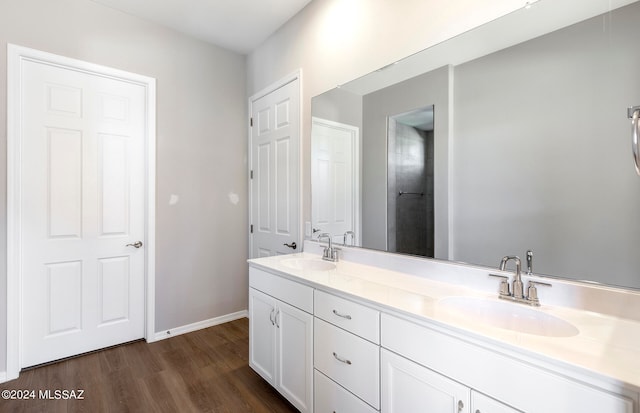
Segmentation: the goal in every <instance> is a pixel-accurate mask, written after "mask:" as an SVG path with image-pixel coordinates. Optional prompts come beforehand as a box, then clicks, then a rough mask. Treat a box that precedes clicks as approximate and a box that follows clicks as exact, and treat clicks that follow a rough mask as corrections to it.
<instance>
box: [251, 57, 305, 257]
mask: <svg viewBox="0 0 640 413" xmlns="http://www.w3.org/2000/svg"><path fill="white" fill-rule="evenodd" d="M295 81H298V86H299V88H298V89H299V93H300V99H299V105H300V108H299V109H300V110H299V116H300V121H299V122H298V123H299V127H298V140H299V144H298V148H299V150H298V152H299V153H298V174H299V176H300V179H299V180H298V189H299V192H298V194H299V196H298V223H299V225H298V239H300V240H303V239H304V236H303V231H304V229H303V228H304V226H303V225H302V224H303V222H302V214H303V211H302V198H303V196H302V187H303V182H304V171H303V168H302V164H303V158H302V154H303V145H302V109H303V103H302V69H298V70H296V71H295V72H293V73H290V74H288V75H287V76H285V77H283V78H282V79H280V80H278V81H277V82H274V83H272V84H271V85H269V86H267V87H266V88H264V89H262V90H261V91H259V92H258V93H255V94H254V95H252V96H251V97H250V98H249V118H251V114H252V113H253V102H255V101H256V100H258V99H260V98H262V97H264V96H266V95H268V94H269V93H271V92H273V91H275V90H277V89H280V88H281V87H283V86H285V85H287V84H289V83H291V82H295ZM247 130H248V133H247V136H248V138H247V140H248V144H249V146H248V150H247V152H248V158H247V159H248V165H247V176H249V211H248V220H249V224H251V222H252V221H251V213H252V209H253V202H254V200H253V196H252V193H253V180H252V179H251V176H250V174H251V168H252V166H253V151H252V150H251V148H252V146H251V144H252V137H251V123H250V122H247ZM302 244H303V243H302V241H301V242H300V248H301V249H302ZM251 251H253V234H252V233H251V232H249V251H248V254H249V255H248V256H249V257H251ZM296 252H299V251H296Z"/></svg>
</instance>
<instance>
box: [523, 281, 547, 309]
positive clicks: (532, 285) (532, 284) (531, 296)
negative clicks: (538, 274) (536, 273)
mask: <svg viewBox="0 0 640 413" xmlns="http://www.w3.org/2000/svg"><path fill="white" fill-rule="evenodd" d="M536 285H544V286H547V287H551V284H549V283H543V282H540V281H529V285H528V286H527V301H529V303H530V304H531V305H533V306H536V307H539V306H540V300H539V299H538V289H537V288H536Z"/></svg>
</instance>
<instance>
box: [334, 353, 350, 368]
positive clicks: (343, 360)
mask: <svg viewBox="0 0 640 413" xmlns="http://www.w3.org/2000/svg"><path fill="white" fill-rule="evenodd" d="M333 357H335V358H336V360H338V361H339V362H340V363H344V364H348V365H351V360H347V359H343V358H341V357H340V356H338V355H337V354H336V352H335V351H334V352H333Z"/></svg>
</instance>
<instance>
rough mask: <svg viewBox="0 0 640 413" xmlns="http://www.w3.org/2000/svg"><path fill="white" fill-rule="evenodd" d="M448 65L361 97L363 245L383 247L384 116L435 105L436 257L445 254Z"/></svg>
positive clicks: (384, 239) (446, 247) (385, 181)
mask: <svg viewBox="0 0 640 413" xmlns="http://www.w3.org/2000/svg"><path fill="white" fill-rule="evenodd" d="M452 81H453V79H452V78H451V68H450V67H448V66H446V67H442V68H440V69H436V70H433V71H431V72H429V73H425V74H424V75H420V76H416V77H414V78H412V79H409V80H406V81H404V82H401V83H398V84H396V85H393V86H390V87H388V88H385V89H381V90H378V91H376V92H373V93H369V94H368V95H365V96H364V98H363V119H364V121H363V129H362V246H364V247H367V248H374V249H381V250H386V247H387V245H386V241H387V233H386V226H385V225H380V223H382V222H386V221H387V208H386V206H387V171H386V168H385V165H387V118H388V117H389V116H392V115H397V114H400V113H404V112H408V111H410V110H413V109H417V108H422V107H425V106H430V105H434V154H435V155H434V156H435V164H434V187H435V189H434V190H435V193H436V197H435V200H434V203H435V256H436V257H437V258H447V257H448V255H449V252H448V251H449V239H448V236H449V231H448V228H449V227H448V221H449V201H448V185H449V184H448V159H449V143H448V142H449V129H450V128H449V112H450V111H449V105H450V82H452Z"/></svg>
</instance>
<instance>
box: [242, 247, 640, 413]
mask: <svg viewBox="0 0 640 413" xmlns="http://www.w3.org/2000/svg"><path fill="white" fill-rule="evenodd" d="M264 260H265V261H261V263H272V262H273V263H274V264H273V263H272V264H271V265H273V266H272V267H269V266H268V265H265V267H266V268H268V269H269V271H273V272H269V271H263V270H262V269H261V267H260V268H256V267H254V266H252V267H250V271H249V274H250V279H249V287H250V288H249V313H250V321H249V328H250V337H249V347H250V348H249V351H250V354H249V364H250V366H251V367H252V368H253V369H254V370H255V371H256V372H258V374H260V375H261V376H262V377H263V378H264V379H265V380H267V381H268V382H269V383H271V384H272V385H273V386H274V387H275V388H276V389H277V390H278V391H279V392H280V393H281V394H282V395H283V396H284V397H286V398H287V399H288V400H289V401H290V402H291V403H292V404H293V405H294V406H296V407H297V408H298V409H299V410H300V411H302V412H314V411H315V412H316V413H324V412H329V413H333V412H335V413H343V412H349V413H375V412H378V411H379V412H381V413H406V412H418V411H426V412H443V413H447V412H450V413H518V412H526V413H566V412H598V413H600V412H603V413H604V412H606V413H640V410H637V409H636V410H634V408H635V407H636V406H637V404H638V397H639V395H638V392H637V390H635V388H634V387H633V386H628V385H626V384H624V383H623V382H618V381H616V380H613V379H610V378H608V376H607V375H603V374H591V373H590V371H589V369H587V370H585V369H581V368H576V366H574V365H572V364H571V363H569V362H567V363H563V362H562V360H563V359H562V358H561V357H557V356H556V357H555V358H553V357H545V354H546V353H545V352H544V351H542V354H539V353H540V352H536V351H530V350H528V349H526V348H524V347H519V346H517V345H511V344H508V343H503V342H501V341H500V340H486V339H485V338H484V337H483V336H482V335H481V334H473V333H470V332H468V331H466V329H462V328H458V327H456V325H450V324H449V323H448V322H446V320H445V321H442V320H440V321H439V320H438V319H437V317H436V318H433V319H432V318H430V317H429V316H424V317H423V316H421V314H420V313H418V314H416V315H415V316H414V315H413V314H414V313H412V312H411V311H409V310H407V308H410V309H411V308H413V307H408V304H407V303H406V302H402V303H400V304H397V303H398V302H399V301H398V300H399V297H400V298H403V297H404V295H403V294H404V293H403V292H402V291H399V290H391V289H390V290H389V291H387V290H385V288H386V287H384V286H383V285H382V284H379V283H376V282H371V285H369V286H367V285H366V283H364V282H363V286H362V288H360V287H358V288H359V289H356V290H357V291H356V292H357V295H356V292H348V291H345V290H343V289H342V287H343V285H346V284H347V283H348V282H351V281H352V280H353V278H352V277H349V276H348V274H347V275H345V276H344V278H341V277H343V276H342V275H341V274H340V272H335V273H330V274H329V273H327V274H325V273H321V272H314V271H310V272H309V273H308V274H307V273H305V272H304V271H301V272H299V273H298V274H297V275H296V273H292V274H290V273H289V272H287V271H286V270H285V269H283V268H282V266H279V265H278V261H277V258H275V257H269V258H266V259H264ZM345 267H346V266H345ZM346 268H350V267H346ZM362 271H366V268H365V269H363V270H362ZM279 273H282V274H283V276H279V275H275V274H279ZM296 277H297V278H296ZM297 279H300V280H301V282H297V281H295V280H297ZM359 281H361V279H359ZM399 281H401V282H405V281H406V277H402V278H401V279H400V280H399ZM332 283H333V284H332ZM365 287H370V288H369V289H367V288H365ZM351 289H352V290H354V289H355V288H354V287H351ZM407 291H411V289H407ZM389 292H392V293H393V294H390V293H389ZM386 293H389V294H386ZM389 297H391V298H389ZM406 297H408V298H409V299H411V298H414V297H413V295H410V294H409V295H407V296H406ZM409 304H411V305H414V304H415V305H423V304H424V305H425V306H426V307H427V309H428V306H429V305H431V303H430V301H429V300H426V301H424V302H422V301H416V302H415V303H409ZM514 305H515V304H514ZM523 338H524V337H523ZM528 339H531V338H530V337H529V338H528ZM541 340H543V339H542V338H541ZM562 340H564V338H562V337H560V338H558V339H557V341H555V340H548V341H544V342H548V343H549V344H548V345H549V346H556V347H550V352H551V350H556V351H557V347H558V346H566V345H568V344H569V343H568V342H563V341H562ZM543 350H544V348H543ZM603 351H606V350H605V348H604V347H603ZM554 360H555V361H554ZM614 360H617V359H616V358H614ZM632 361H633V360H632ZM621 370H622V369H621ZM634 403H635V405H634Z"/></svg>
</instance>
